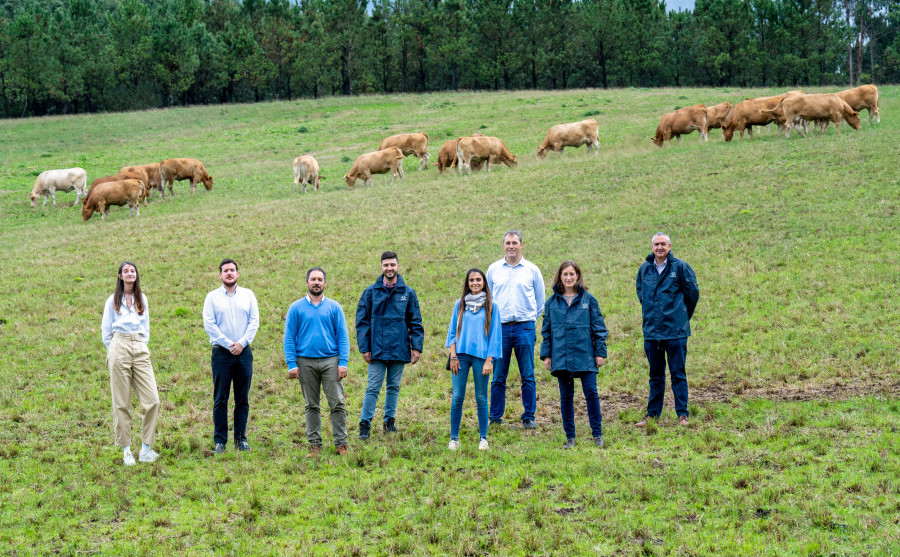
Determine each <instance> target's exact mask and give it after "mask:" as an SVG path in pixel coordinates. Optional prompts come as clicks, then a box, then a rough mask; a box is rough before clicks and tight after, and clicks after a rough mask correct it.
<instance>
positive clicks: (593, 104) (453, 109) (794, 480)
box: [0, 87, 900, 555]
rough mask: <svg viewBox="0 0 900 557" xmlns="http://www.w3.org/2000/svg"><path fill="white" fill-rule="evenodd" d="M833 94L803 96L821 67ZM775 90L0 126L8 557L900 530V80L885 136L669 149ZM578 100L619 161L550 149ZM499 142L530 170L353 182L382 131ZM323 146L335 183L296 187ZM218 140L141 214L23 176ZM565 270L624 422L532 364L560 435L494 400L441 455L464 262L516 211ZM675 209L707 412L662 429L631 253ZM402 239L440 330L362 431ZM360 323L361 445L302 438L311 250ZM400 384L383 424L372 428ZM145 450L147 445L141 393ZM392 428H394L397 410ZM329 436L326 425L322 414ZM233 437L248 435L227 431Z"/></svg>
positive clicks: (775, 546) (870, 538) (784, 544)
mask: <svg viewBox="0 0 900 557" xmlns="http://www.w3.org/2000/svg"><path fill="white" fill-rule="evenodd" d="M822 91H824V90H818V89H813V90H810V91H809V92H822ZM777 92H779V91H778V90H774V89H769V90H762V89H752V90H751V89H719V90H712V89H659V90H646V89H627V90H609V91H604V90H577V91H566V92H506V93H458V94H434V95H424V96H406V95H402V96H401V95H398V96H379V97H357V98H350V99H344V98H330V99H321V100H309V101H297V102H282V103H265V104H255V105H238V106H210V107H196V108H184V109H171V110H164V111H150V112H138V113H124V114H101V115H91V116H69V117H54V118H39V119H32V120H3V121H0V260H2V261H3V270H2V272H0V343H2V346H3V347H4V350H2V351H0V382H2V384H3V388H2V389H0V421H2V422H3V423H6V424H7V426H6V427H4V428H3V429H2V431H0V479H2V481H0V553H2V554H13V555H27V554H45V553H63V554H83V553H100V554H145V553H148V554H170V553H187V554H216V555H218V554H238V553H241V554H285V553H287V554H313V555H334V554H340V555H390V554H417V555H437V554H450V555H485V554H491V555H594V554H596V555H635V554H647V555H654V554H656V555H739V554H740V555H744V554H753V555H798V554H801V555H803V554H808V555H892V554H894V555H896V554H900V519H898V517H900V502H898V501H900V433H898V428H900V398H898V395H900V375H898V369H900V356H898V346H900V333H898V328H900V301H898V300H900V289H898V286H900V285H898V282H900V273H898V272H897V269H896V261H897V260H898V258H900V249H898V242H897V239H896V238H897V230H898V223H900V217H898V214H900V172H898V171H897V156H898V154H900V150H898V147H897V145H898V144H900V119H898V111H897V109H896V107H897V106H900V87H883V88H881V113H882V122H881V123H880V124H876V125H874V126H869V125H868V123H867V120H868V118H867V115H866V114H865V113H864V114H863V125H862V129H861V130H860V131H855V130H852V129H850V128H849V127H848V126H846V125H844V126H842V133H841V134H840V135H837V134H835V132H834V130H833V128H832V129H830V130H829V132H828V133H827V134H826V135H825V136H820V135H818V134H810V137H809V138H806V139H803V138H800V137H799V136H797V135H796V134H792V137H791V138H790V139H789V140H785V139H784V138H781V137H776V136H775V133H774V130H772V131H768V132H767V131H765V130H764V131H762V132H761V133H760V134H758V135H757V139H755V140H753V141H749V140H747V139H745V140H744V141H738V140H737V139H735V140H734V141H732V142H730V143H725V142H724V141H723V140H722V135H721V132H720V131H718V130H714V131H712V132H711V133H710V141H709V142H708V143H703V144H701V143H699V142H698V137H697V134H693V135H690V136H686V137H684V138H683V139H682V143H681V144H680V145H679V144H673V145H672V146H671V147H666V148H663V149H658V148H656V147H654V146H653V144H652V143H651V142H650V137H651V136H652V135H653V133H654V131H655V129H656V124H657V122H658V120H659V117H660V116H661V115H662V114H663V113H665V112H666V111H670V110H672V109H674V108H675V107H680V106H687V105H691V104H696V103H704V104H715V103H718V102H721V101H725V100H728V101H731V102H732V103H736V102H738V101H739V100H741V99H743V98H744V97H748V96H758V95H762V94H774V93H777ZM586 116H592V117H594V118H596V119H597V120H598V121H599V123H600V143H601V152H600V154H599V156H596V157H589V156H587V155H586V154H585V152H584V149H578V150H574V151H573V150H567V151H566V152H565V154H564V155H563V156H562V157H559V158H557V157H555V156H552V155H551V156H550V157H548V158H547V159H546V160H544V161H540V162H539V161H537V160H536V158H535V152H536V150H537V147H538V145H539V143H540V142H541V140H542V139H543V136H544V134H545V133H546V130H547V128H549V127H550V126H551V125H553V124H557V123H562V122H572V121H576V120H580V119H582V118H584V117H586ZM404 131H424V132H426V133H428V135H429V137H430V141H431V147H430V151H431V152H432V157H433V160H436V155H437V150H438V149H439V148H440V145H441V144H442V143H443V141H445V140H447V139H451V138H455V137H458V136H460V135H468V134H470V133H474V132H480V133H484V134H487V135H496V136H498V137H500V138H502V139H503V140H504V141H505V143H506V145H507V146H508V147H509V148H510V150H511V151H512V152H513V153H514V154H516V155H517V156H518V158H519V166H518V169H515V170H511V169H508V168H506V167H503V166H501V167H499V168H497V169H495V170H494V172H492V173H490V174H487V173H480V174H473V175H472V176H471V177H460V176H458V175H456V174H455V172H454V173H450V174H445V175H443V176H439V175H438V173H437V170H436V169H435V168H434V167H431V168H429V170H427V171H422V172H418V171H416V170H415V168H416V161H415V159H411V158H410V159H406V162H405V168H406V177H405V178H404V179H403V180H402V181H401V182H399V184H397V185H395V186H394V187H388V181H389V177H385V176H378V177H376V179H375V185H374V186H372V187H364V186H362V182H360V183H359V185H358V186H357V188H356V189H355V190H353V191H349V190H347V188H346V185H345V184H344V181H343V180H342V179H341V176H342V175H343V174H344V173H345V172H347V170H349V168H350V166H351V165H352V162H353V159H354V158H355V157H356V156H357V155H358V154H360V153H362V152H366V151H370V150H374V149H375V148H377V147H378V144H379V142H380V140H381V138H382V137H384V136H387V135H391V134H394V133H399V132H404ZM304 153H310V154H314V155H315V156H316V158H317V159H318V160H319V163H320V165H321V167H322V173H323V174H324V176H325V180H323V182H322V184H323V188H322V190H320V191H318V192H313V191H311V190H310V191H309V192H308V193H307V194H305V195H301V194H297V195H295V194H294V193H293V184H292V176H291V167H290V165H291V161H292V160H293V158H294V157H295V156H297V155H300V154H304ZM180 156H186V157H195V158H199V159H201V160H203V161H204V163H205V165H206V168H207V169H208V170H209V172H210V174H212V175H213V177H214V179H215V185H214V187H213V189H212V190H211V191H209V192H206V191H203V189H202V188H199V189H198V192H197V193H196V194H194V195H190V194H189V193H188V187H187V184H186V182H180V183H178V184H177V185H176V187H175V189H176V196H175V197H174V198H170V197H166V198H165V199H162V200H160V199H154V200H152V201H151V203H150V205H149V207H147V208H145V209H143V210H142V214H141V216H140V217H137V218H130V217H129V216H128V211H127V209H123V208H113V210H112V211H111V215H110V218H108V219H107V220H106V221H105V222H101V221H100V219H99V218H94V219H92V220H91V221H89V222H87V223H83V222H82V221H81V215H80V211H79V210H78V208H74V207H71V206H70V205H71V202H72V200H74V197H75V195H74V193H71V194H58V195H57V200H58V206H57V207H56V208H51V207H50V206H48V207H46V208H38V209H32V208H31V207H30V206H29V202H28V199H27V196H28V193H29V192H30V191H31V187H32V185H33V183H34V179H35V177H36V176H37V174H39V173H40V172H41V171H42V170H46V169H50V168H67V167H71V166H82V167H84V168H85V169H86V170H87V172H88V179H89V180H93V179H95V178H97V177H100V176H105V175H108V174H113V173H115V172H116V171H118V169H119V168H120V167H122V166H125V165H126V164H139V163H147V162H154V161H159V160H161V159H163V158H168V157H180ZM513 228H517V229H520V230H522V231H523V233H524V235H525V249H524V254H525V257H526V258H528V259H529V260H531V261H533V262H534V263H536V264H537V265H538V266H539V267H540V268H541V269H542V271H543V274H544V277H545V280H546V281H548V282H549V281H550V280H551V278H552V275H553V272H554V271H555V269H556V267H557V266H558V265H559V263H560V262H561V261H563V260H564V259H568V258H571V259H574V260H576V261H578V262H579V264H580V265H581V266H582V269H583V270H584V273H585V280H586V283H587V284H588V286H589V287H590V289H591V291H592V292H593V293H594V295H595V296H596V297H597V298H598V300H599V301H600V307H601V309H602V311H603V314H604V316H605V320H606V324H607V326H608V327H609V329H610V337H609V356H610V357H609V359H608V363H607V364H606V365H605V366H604V367H603V368H602V371H601V373H600V375H599V378H598V386H599V388H600V391H601V407H602V410H603V414H604V418H605V419H604V437H605V439H606V443H607V447H606V448H605V449H604V450H602V451H598V450H596V449H594V448H593V447H592V446H590V443H588V442H587V441H588V440H589V436H590V431H589V428H588V424H587V417H586V413H585V412H584V408H583V399H581V395H577V396H576V410H577V414H576V422H577V427H578V436H579V440H580V443H579V445H578V447H577V448H576V450H574V451H565V452H564V451H562V450H561V449H560V447H561V446H562V443H563V442H564V440H565V439H564V437H565V436H564V434H563V432H562V426H561V420H560V418H559V410H558V401H559V394H558V388H557V386H556V381H555V379H554V378H552V377H551V376H550V375H549V373H547V372H544V371H543V368H540V369H538V370H537V382H538V412H537V422H538V429H537V430H536V431H534V432H530V431H529V432H526V431H525V430H523V429H522V428H521V427H520V426H519V425H518V423H519V422H518V416H519V414H520V412H521V402H520V396H519V394H518V393H519V386H520V385H519V381H518V378H517V377H516V376H517V373H516V372H514V371H513V372H511V374H510V378H511V380H510V385H509V391H508V392H509V396H508V407H507V416H506V418H507V420H506V423H505V424H504V425H503V426H502V427H500V428H499V429H497V430H492V431H491V434H490V441H491V450H490V451H489V452H488V453H481V452H479V451H477V450H476V446H477V426H476V418H475V408H474V399H473V397H472V395H471V393H470V394H469V397H468V399H467V401H466V406H465V413H464V416H463V426H462V431H461V440H462V442H463V449H462V450H461V451H460V452H458V453H450V452H448V451H447V449H446V445H447V441H448V437H449V411H450V408H449V407H450V391H451V387H450V380H449V377H448V372H446V371H445V370H444V368H443V365H444V361H445V359H446V352H445V350H444V348H443V343H444V340H445V337H446V331H447V325H448V321H449V319H450V314H451V312H452V306H453V302H454V300H455V299H456V298H457V297H458V296H459V292H460V288H461V282H462V280H463V276H464V273H465V271H466V270H467V269H468V268H470V267H473V266H475V267H480V268H482V269H486V268H487V266H488V265H489V264H490V263H491V262H493V261H495V260H497V259H499V258H500V257H501V256H502V252H501V248H500V242H501V237H502V235H503V233H504V232H505V231H506V230H508V229H513ZM658 230H664V231H667V232H668V233H669V234H670V235H671V237H672V240H673V250H674V252H675V254H676V255H677V256H678V257H680V258H682V259H684V260H685V261H687V262H688V263H690V264H691V266H692V267H693V268H694V270H695V271H696V273H697V277H698V282H699V285H700V291H701V299H700V303H699V305H698V308H697V311H696V313H695V315H694V319H693V322H692V329H693V334H694V336H693V337H692V339H691V341H690V343H689V349H688V363H687V365H688V380H689V385H690V389H691V402H690V410H691V413H692V420H691V424H690V425H689V426H688V427H687V428H678V427H676V425H675V417H674V412H673V411H672V403H671V397H670V394H667V401H666V412H664V414H663V418H662V419H661V420H660V421H659V423H658V424H654V425H653V426H652V427H650V428H648V429H647V430H646V431H639V430H635V429H634V428H632V427H631V423H633V422H634V421H636V420H637V419H639V418H640V417H641V416H642V415H643V413H644V409H645V407H646V395H647V364H646V359H645V356H644V354H643V348H642V347H643V343H642V335H641V325H640V307H639V305H638V303H637V300H636V297H635V294H634V277H635V273H636V271H637V268H638V266H639V265H640V263H641V262H642V260H643V259H644V257H646V256H647V254H648V253H649V242H650V237H651V236H652V234H653V233H654V232H656V231H658ZM385 249H392V250H394V251H396V252H398V253H399V255H400V265H401V274H402V275H403V277H404V279H405V280H406V282H407V283H408V284H409V285H411V286H412V287H414V288H415V289H416V290H417V292H418V294H419V299H420V303H421V307H422V313H423V319H424V323H425V330H426V341H425V352H424V354H423V358H422V361H421V362H420V363H419V364H417V365H415V366H410V367H407V369H406V373H405V375H404V380H403V387H402V391H401V396H400V405H399V409H398V416H397V425H398V428H399V429H400V433H399V434H398V435H396V436H393V437H390V438H385V436H384V435H382V434H381V432H380V428H379V429H377V430H376V433H375V434H374V435H373V437H372V438H371V439H370V440H369V441H368V442H365V443H363V442H359V441H357V439H356V432H357V428H356V423H357V422H358V420H359V410H360V408H361V405H362V395H363V392H364V389H365V365H364V363H363V361H362V358H361V357H360V355H359V354H358V352H357V351H356V349H355V336H354V333H353V330H352V316H353V315H354V314H355V308H356V303H357V301H358V299H359V295H360V294H361V292H362V291H363V289H364V288H365V287H366V286H367V285H369V284H371V283H372V282H373V281H374V280H375V278H376V277H377V276H378V274H379V272H380V271H379V255H380V253H381V252H382V251H383V250H385ZM223 257H233V258H235V259H236V260H237V261H238V262H239V263H240V270H241V281H240V284H241V285H242V286H246V287H249V288H251V289H253V290H254V291H255V293H256V296H257V298H258V300H259V304H260V314H261V321H262V325H261V327H260V330H259V333H258V335H257V337H256V341H255V342H254V344H253V350H254V356H255V366H254V367H255V373H254V379H253V387H252V390H251V399H250V404H251V410H250V423H249V426H248V437H249V440H250V443H251V444H252V446H253V448H254V450H253V452H252V453H249V454H246V455H243V454H242V455H236V454H233V453H232V452H231V451H229V454H227V455H225V456H224V457H218V458H215V457H213V455H212V454H211V452H210V450H209V449H211V447H212V417H211V407H212V380H211V373H210V364H209V344H208V338H207V337H206V335H205V333H204V331H203V326H202V322H201V318H200V313H201V309H202V304H203V299H204V297H205V295H206V293H207V292H208V291H209V290H212V289H213V288H215V287H217V286H218V285H219V284H220V283H219V281H218V275H217V272H218V269H217V264H218V262H219V261H220V260H221V259H222V258H223ZM126 258H127V259H129V260H131V261H134V262H135V263H136V264H137V266H138V268H139V270H140V273H141V283H142V286H143V290H144V292H145V294H146V295H147V296H148V298H149V303H150V311H151V342H150V350H151V355H152V360H153V364H154V367H155V371H156V378H157V382H158V384H159V390H160V397H161V399H162V411H161V416H160V424H159V428H158V436H157V438H158V440H157V446H156V448H157V449H158V450H159V451H160V453H161V454H162V458H161V459H160V460H159V461H158V462H157V463H155V464H153V465H140V466H138V467H136V468H125V467H123V466H122V465H121V453H120V451H119V450H117V449H116V448H114V447H113V443H112V434H111V422H112V419H111V412H110V400H109V376H108V372H107V371H106V368H105V360H104V357H105V350H104V348H103V345H102V343H101V340H100V318H101V314H102V308H103V303H104V301H105V299H106V297H107V296H109V294H111V293H112V289H113V287H114V284H115V280H114V278H115V270H116V268H117V267H118V264H119V263H120V262H121V261H122V260H123V259H126ZM314 265H321V266H323V267H324V268H325V269H326V270H327V272H328V279H329V280H328V289H327V291H326V294H327V295H328V296H329V297H332V298H334V299H336V300H337V301H338V302H340V303H341V304H342V305H343V307H344V310H345V313H346V314H347V315H348V317H349V318H350V319H351V345H352V347H353V348H352V349H351V358H350V375H349V377H348V378H347V379H346V380H345V392H346V394H347V405H348V425H349V426H350V428H349V429H350V434H351V440H352V442H351V453H350V455H349V456H347V457H343V458H341V457H338V456H336V455H334V454H333V451H328V450H327V449H326V454H325V456H323V458H321V459H320V460H319V461H317V462H308V461H306V460H305V459H304V458H303V456H304V455H305V454H306V442H305V434H304V431H305V427H304V422H303V398H302V395H301V393H300V388H299V386H298V385H297V383H296V382H292V381H289V380H288V379H287V374H286V366H285V364H284V361H283V354H282V344H281V341H282V334H283V327H284V316H285V313H286V311H287V308H288V306H289V305H290V303H291V302H292V301H294V300H295V299H297V298H299V297H301V296H302V295H304V294H305V292H306V290H305V284H304V280H303V277H304V273H305V270H306V269H307V268H309V267H311V266H314ZM383 396H384V395H383V393H382V399H381V400H379V411H378V412H376V416H375V422H376V423H377V422H378V421H379V420H380V419H381V410H380V409H381V405H382V404H383ZM136 418H137V421H136V423H135V428H134V443H133V444H136V443H137V440H138V436H139V428H138V427H137V424H138V423H139V416H137V415H136ZM374 429H375V428H373V430H374ZM324 437H325V443H326V447H328V446H329V444H330V442H331V436H330V431H326V432H325V435H324ZM229 448H230V447H229Z"/></svg>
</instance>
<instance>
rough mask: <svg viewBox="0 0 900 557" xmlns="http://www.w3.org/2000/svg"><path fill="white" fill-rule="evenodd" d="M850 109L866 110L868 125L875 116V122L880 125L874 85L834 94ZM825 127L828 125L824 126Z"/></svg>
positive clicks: (876, 90) (876, 91) (876, 92)
mask: <svg viewBox="0 0 900 557" xmlns="http://www.w3.org/2000/svg"><path fill="white" fill-rule="evenodd" d="M835 95H837V96H839V97H840V98H841V99H842V100H843V101H844V102H845V103H847V104H849V105H850V108H852V109H853V110H856V111H860V110H862V109H864V108H865V109H866V110H868V111H869V125H870V126H871V125H872V115H873V113H874V115H875V121H876V122H878V123H879V124H880V123H881V114H880V113H879V112H878V87H876V86H875V85H860V86H859V87H855V88H853V89H846V90H844V91H839V92H837V93H835ZM825 125H826V126H827V125H828V124H825Z"/></svg>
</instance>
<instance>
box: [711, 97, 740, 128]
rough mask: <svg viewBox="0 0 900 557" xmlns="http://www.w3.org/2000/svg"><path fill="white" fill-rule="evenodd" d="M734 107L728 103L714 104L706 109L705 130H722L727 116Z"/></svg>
mask: <svg viewBox="0 0 900 557" xmlns="http://www.w3.org/2000/svg"><path fill="white" fill-rule="evenodd" d="M733 108H734V107H733V106H732V105H731V103H730V102H724V103H719V104H715V105H713V106H707V107H706V129H707V130H713V129H716V128H724V127H725V122H727V121H728V116H730V115H731V109H733Z"/></svg>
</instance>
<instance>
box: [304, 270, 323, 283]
mask: <svg viewBox="0 0 900 557" xmlns="http://www.w3.org/2000/svg"><path fill="white" fill-rule="evenodd" d="M313 271H319V272H320V273H322V278H323V279H324V280H325V282H328V275H326V274H325V269H323V268H322V267H313V268H312V269H310V270H308V271H306V280H307V281H309V275H310V274H311V273H312V272H313Z"/></svg>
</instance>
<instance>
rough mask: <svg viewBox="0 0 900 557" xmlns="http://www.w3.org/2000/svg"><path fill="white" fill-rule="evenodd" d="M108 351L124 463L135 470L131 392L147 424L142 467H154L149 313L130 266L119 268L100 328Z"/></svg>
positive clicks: (155, 404)
mask: <svg viewBox="0 0 900 557" xmlns="http://www.w3.org/2000/svg"><path fill="white" fill-rule="evenodd" d="M100 331H101V333H102V335H103V344H104V345H105V346H106V365H107V366H108V367H109V386H110V390H111V391H112V406H113V431H114V433H115V439H116V445H117V446H119V447H122V448H123V449H124V454H123V456H122V462H123V463H124V464H125V465H126V466H134V464H135V460H134V455H133V454H131V390H132V389H134V392H135V394H137V397H138V400H139V401H140V403H141V408H142V409H143V410H144V418H143V420H142V427H141V441H142V445H141V452H140V455H139V460H140V461H141V462H153V461H155V460H156V459H157V458H159V454H157V452H156V451H154V450H153V449H152V448H151V447H150V446H151V445H152V444H153V441H154V439H155V437H156V422H157V419H158V418H159V392H158V391H157V389H156V376H154V374H153V365H152V364H151V363H150V351H149V350H148V349H147V343H148V342H149V341H150V310H149V309H148V308H147V297H146V296H144V294H143V293H142V292H141V280H140V276H139V275H138V270H137V267H135V265H134V263H131V262H130V261H125V262H124V263H122V264H121V265H120V266H119V273H118V279H117V280H116V290H115V292H113V295H112V296H110V297H109V298H108V299H107V300H106V306H104V308H103V321H102V322H101V324H100Z"/></svg>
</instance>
